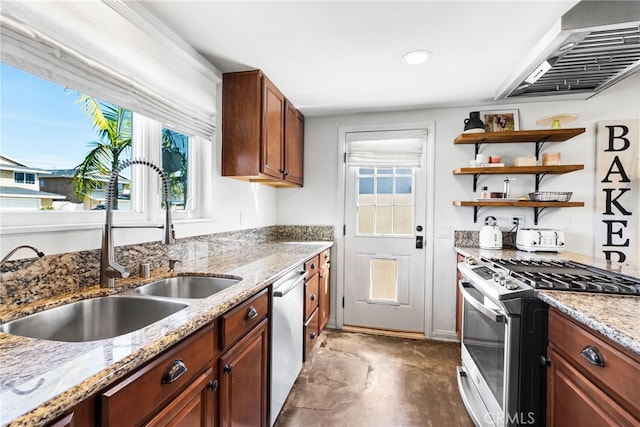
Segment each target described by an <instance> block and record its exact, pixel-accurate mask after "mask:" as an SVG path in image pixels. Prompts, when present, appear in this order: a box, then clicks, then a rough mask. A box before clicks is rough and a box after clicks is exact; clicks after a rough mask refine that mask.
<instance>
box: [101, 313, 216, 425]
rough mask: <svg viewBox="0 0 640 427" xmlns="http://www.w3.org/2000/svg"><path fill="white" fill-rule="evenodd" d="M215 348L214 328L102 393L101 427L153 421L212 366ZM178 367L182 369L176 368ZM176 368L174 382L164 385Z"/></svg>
mask: <svg viewBox="0 0 640 427" xmlns="http://www.w3.org/2000/svg"><path fill="white" fill-rule="evenodd" d="M213 346H214V328H213V325H211V326H207V327H206V328H204V329H203V330H202V331H200V332H196V334H195V335H194V337H193V338H188V339H187V340H186V341H185V342H184V343H182V344H179V345H178V346H177V347H175V348H174V349H172V350H169V351H168V352H167V353H165V354H163V355H162V356H160V357H159V358H158V359H156V360H154V361H152V362H151V363H149V364H148V365H147V366H145V367H143V368H141V369H140V370H138V371H137V372H135V373H133V374H132V375H130V376H129V377H128V378H126V379H125V380H124V381H122V382H121V383H119V384H118V385H116V386H114V387H112V388H110V389H108V390H107V391H105V392H104V393H102V394H100V402H101V405H102V409H101V411H102V412H101V419H102V424H101V425H102V426H105V427H106V426H113V427H118V426H123V425H139V424H140V423H141V422H143V421H144V420H145V419H147V418H149V417H150V416H151V415H153V414H154V413H155V412H156V411H157V410H158V409H159V408H161V407H162V406H164V404H166V402H167V401H168V400H169V399H171V398H172V397H173V396H174V395H176V394H177V393H179V392H181V391H182V390H184V388H185V387H186V386H187V385H188V384H189V383H191V382H192V381H193V379H194V378H196V377H197V376H198V374H199V373H201V372H202V371H203V370H204V369H205V368H206V367H207V366H209V365H211V363H212V358H213V354H212V349H213ZM177 366H182V369H180V368H178V369H175V368H176V367H177ZM185 367H186V370H183V369H184V368H185ZM172 368H174V369H175V372H176V374H175V375H174V379H173V381H171V382H167V383H165V384H163V377H164V375H165V374H168V371H170V370H171V369H172ZM181 371H182V372H183V373H182V374H180V372H181ZM165 381H168V379H167V380H165Z"/></svg>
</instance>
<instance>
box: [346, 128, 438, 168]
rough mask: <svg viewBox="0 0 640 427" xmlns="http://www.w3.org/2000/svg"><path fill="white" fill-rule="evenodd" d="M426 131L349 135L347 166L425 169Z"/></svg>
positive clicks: (356, 133) (353, 133)
mask: <svg viewBox="0 0 640 427" xmlns="http://www.w3.org/2000/svg"><path fill="white" fill-rule="evenodd" d="M426 132H427V131H426V130H425V129H415V130H401V131H385V132H349V133H347V135H346V141H347V153H346V154H347V155H346V163H347V166H351V167H416V168H419V167H422V158H423V152H424V146H425V143H426Z"/></svg>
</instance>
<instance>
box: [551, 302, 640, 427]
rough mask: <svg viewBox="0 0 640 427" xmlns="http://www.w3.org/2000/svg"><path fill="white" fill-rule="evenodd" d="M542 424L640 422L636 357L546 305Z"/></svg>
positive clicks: (639, 377) (639, 374)
mask: <svg viewBox="0 0 640 427" xmlns="http://www.w3.org/2000/svg"><path fill="white" fill-rule="evenodd" d="M547 355H548V358H549V369H548V371H547V426H550V427H553V426H558V427H564V426H582V425H584V426H640V399H639V398H638V384H640V360H639V359H640V358H638V357H637V355H634V354H631V352H627V351H625V350H624V349H622V348H618V347H617V346H616V345H615V344H614V343H612V342H611V341H609V340H608V338H606V337H603V336H601V335H599V334H597V333H595V332H594V331H592V330H590V329H588V328H586V327H585V326H583V325H581V324H578V323H576V322H574V321H573V320H570V319H569V318H567V317H565V316H564V315H562V314H560V313H559V312H558V311H557V310H555V309H551V310H549V346H548V351H547Z"/></svg>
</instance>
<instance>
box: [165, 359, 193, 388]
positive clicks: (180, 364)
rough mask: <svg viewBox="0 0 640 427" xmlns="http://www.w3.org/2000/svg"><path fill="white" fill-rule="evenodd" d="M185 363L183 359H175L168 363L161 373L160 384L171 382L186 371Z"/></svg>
mask: <svg viewBox="0 0 640 427" xmlns="http://www.w3.org/2000/svg"><path fill="white" fill-rule="evenodd" d="M187 371H188V369H187V365H185V364H184V360H182V359H176V360H174V361H173V362H171V363H169V365H168V366H167V368H166V369H165V370H164V373H163V374H162V381H161V382H162V384H171V383H172V382H174V381H176V380H177V379H178V378H180V377H181V376H182V375H184V373H185V372H187Z"/></svg>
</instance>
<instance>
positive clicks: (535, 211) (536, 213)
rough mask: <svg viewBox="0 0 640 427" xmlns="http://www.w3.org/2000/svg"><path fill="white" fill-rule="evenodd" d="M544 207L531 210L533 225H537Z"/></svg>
mask: <svg viewBox="0 0 640 427" xmlns="http://www.w3.org/2000/svg"><path fill="white" fill-rule="evenodd" d="M545 209H546V207H534V208H533V225H538V220H539V219H540V214H541V213H542V211H543V210H545Z"/></svg>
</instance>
